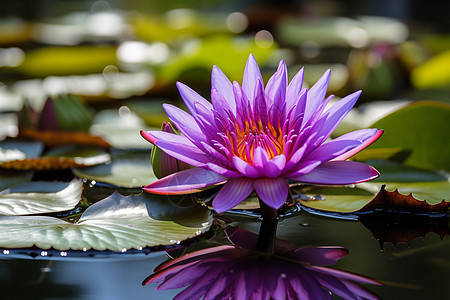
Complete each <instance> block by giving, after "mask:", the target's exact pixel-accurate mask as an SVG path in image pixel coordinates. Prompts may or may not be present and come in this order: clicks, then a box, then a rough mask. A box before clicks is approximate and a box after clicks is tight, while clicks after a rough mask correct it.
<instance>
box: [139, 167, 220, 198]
mask: <svg viewBox="0 0 450 300" xmlns="http://www.w3.org/2000/svg"><path fill="white" fill-rule="evenodd" d="M227 179H228V178H227V177H225V176H222V175H219V174H217V173H216V172H213V171H209V170H205V169H201V168H192V169H187V170H183V171H180V172H177V173H174V174H171V175H169V176H166V177H164V178H161V179H160V180H158V181H155V182H153V183H151V184H149V185H147V186H145V187H143V190H144V191H146V192H149V193H154V194H162V195H179V194H189V193H196V192H199V191H201V189H202V188H205V187H207V186H210V185H214V184H219V183H223V182H225V181H226V180H227Z"/></svg>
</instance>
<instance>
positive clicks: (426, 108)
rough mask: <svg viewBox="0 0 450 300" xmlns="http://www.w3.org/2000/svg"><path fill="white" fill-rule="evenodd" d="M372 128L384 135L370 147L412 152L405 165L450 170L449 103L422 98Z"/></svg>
mask: <svg viewBox="0 0 450 300" xmlns="http://www.w3.org/2000/svg"><path fill="white" fill-rule="evenodd" d="M371 127H375V128H379V129H384V135H383V136H382V137H381V138H380V139H379V140H378V141H377V142H376V143H374V144H372V145H371V146H370V147H369V149H378V148H402V149H403V150H406V151H411V155H410V156H409V157H408V158H407V159H406V160H405V164H407V165H410V166H414V167H420V168H429V169H434V170H446V171H450V156H449V155H448V153H450V139H449V138H448V130H449V128H450V105H448V104H445V103H441V102H434V101H421V102H416V103H413V104H411V105H408V106H406V107H404V108H403V109H400V110H398V111H396V112H394V113H392V114H390V115H388V116H386V117H384V118H383V119H381V120H379V121H378V122H376V123H375V124H373V125H372V126H371Z"/></svg>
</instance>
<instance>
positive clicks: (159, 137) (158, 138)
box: [145, 130, 195, 147]
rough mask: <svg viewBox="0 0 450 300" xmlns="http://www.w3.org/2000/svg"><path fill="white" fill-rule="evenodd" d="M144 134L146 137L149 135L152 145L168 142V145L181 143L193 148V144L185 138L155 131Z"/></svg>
mask: <svg viewBox="0 0 450 300" xmlns="http://www.w3.org/2000/svg"><path fill="white" fill-rule="evenodd" d="M145 134H146V135H147V136H149V135H151V136H152V137H153V139H154V141H155V142H154V143H158V142H169V143H181V144H186V145H187V146H189V147H195V145H194V144H192V143H191V141H190V140H188V139H187V138H186V137H185V136H182V135H178V134H175V133H170V132H165V131H160V130H155V131H146V132H145Z"/></svg>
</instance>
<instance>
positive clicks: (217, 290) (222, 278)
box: [203, 272, 227, 300]
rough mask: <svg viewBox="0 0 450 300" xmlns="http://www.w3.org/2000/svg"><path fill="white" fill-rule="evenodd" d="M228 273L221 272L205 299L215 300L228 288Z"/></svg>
mask: <svg viewBox="0 0 450 300" xmlns="http://www.w3.org/2000/svg"><path fill="white" fill-rule="evenodd" d="M226 275H227V274H223V272H222V273H220V274H219V276H217V277H216V279H215V280H214V281H213V282H212V285H211V286H210V287H209V288H208V291H207V292H206V294H205V297H204V298H203V300H214V299H219V298H218V297H217V296H218V295H220V294H221V293H222V291H223V290H224V289H225V288H226V283H227V277H226Z"/></svg>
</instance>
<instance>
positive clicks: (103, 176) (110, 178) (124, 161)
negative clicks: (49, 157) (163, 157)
mask: <svg viewBox="0 0 450 300" xmlns="http://www.w3.org/2000/svg"><path fill="white" fill-rule="evenodd" d="M72 171H73V172H74V174H75V175H76V176H78V177H81V178H87V179H89V180H94V181H96V182H103V183H108V184H112V185H114V186H118V187H124V188H138V187H141V186H144V185H147V184H150V183H152V182H154V181H156V180H157V178H156V177H155V175H154V174H153V170H152V167H151V163H150V151H126V152H118V153H113V154H112V161H111V163H110V164H103V165H98V166H94V167H88V168H83V169H81V168H74V169H72Z"/></svg>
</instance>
